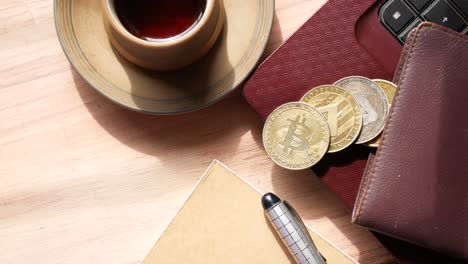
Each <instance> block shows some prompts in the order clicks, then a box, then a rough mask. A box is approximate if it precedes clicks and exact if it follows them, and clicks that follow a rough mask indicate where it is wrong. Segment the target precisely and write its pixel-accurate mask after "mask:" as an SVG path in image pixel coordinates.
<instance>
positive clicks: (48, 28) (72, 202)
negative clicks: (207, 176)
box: [0, 0, 390, 264]
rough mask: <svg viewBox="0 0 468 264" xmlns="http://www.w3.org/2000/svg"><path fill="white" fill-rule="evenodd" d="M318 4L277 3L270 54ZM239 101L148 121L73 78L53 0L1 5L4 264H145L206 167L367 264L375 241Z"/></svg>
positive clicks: (302, 0) (303, 0)
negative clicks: (234, 177) (235, 178)
mask: <svg viewBox="0 0 468 264" xmlns="http://www.w3.org/2000/svg"><path fill="white" fill-rule="evenodd" d="M323 3H324V0H277V13H276V21H275V26H274V30H273V35H272V38H271V42H270V45H269V47H268V50H267V53H271V52H272V51H273V50H274V49H275V48H276V47H278V46H279V45H280V44H281V43H282V42H283V41H284V40H285V39H286V38H287V37H288V36H289V35H290V34H292V33H293V32H294V30H296V29H297V28H298V27H299V26H300V25H301V24H302V23H303V22H304V21H305V20H306V19H307V18H308V17H309V16H310V15H312V14H313V13H314V12H315V11H316V10H317V9H318V8H319V7H320V6H321V5H322V4H323ZM261 130H262V123H261V122H260V120H259V119H258V118H257V116H256V114H255V113H254V112H253V111H252V110H251V109H250V108H249V106H248V105H247V104H246V103H245V102H244V100H243V99H242V98H241V96H240V93H239V92H237V93H235V94H234V95H233V96H231V97H230V98H228V99H226V100H224V101H222V102H220V103H218V104H216V105H214V106H212V107H210V108H209V109H206V110H203V111H199V112H196V113H192V114H186V115H181V116H169V117H157V116H147V115H142V114H138V113H134V112H130V111H128V110H125V109H122V108H120V107H118V106H115V105H113V104H112V103H110V102H109V101H108V100H106V99H104V98H103V97H102V96H100V95H98V94H97V93H96V92H94V91H93V90H92V89H91V88H90V87H89V86H87V85H86V84H85V83H84V82H83V81H82V80H81V79H80V77H79V76H77V74H76V73H75V72H74V71H73V70H72V69H71V67H70V64H69V63H68V61H67V59H66V58H65V56H64V54H63V53H62V50H61V48H60V44H59V42H58V40H57V37H56V33H55V28H54V20H53V14H52V0H2V1H1V2H0V252H1V253H0V263H5V264H10V263H36V264H40V263H60V264H63V263H122V264H130V263H132V264H133V263H140V261H141V260H142V259H143V258H144V257H145V255H146V254H147V253H148V251H149V249H150V248H151V247H152V246H153V244H154V243H155V242H156V240H157V239H158V238H159V236H160V235H161V233H162V232H163V231H164V229H165V228H166V226H167V225H168V223H169V222H170V221H171V219H172V218H173V217H174V215H175V214H176V212H177V210H178V208H179V207H180V206H181V205H182V203H183V202H184V200H185V199H186V198H187V196H188V194H189V193H190V191H191V190H192V188H193V187H194V185H195V184H196V182H197V181H198V179H199V178H200V177H201V176H202V174H203V172H204V171H205V170H206V168H207V167H208V165H209V164H210V163H211V161H212V160H213V159H219V160H220V161H222V162H224V163H225V164H226V165H227V166H229V167H230V168H232V169H233V170H234V171H236V172H237V173H238V174H239V175H241V176H243V177H245V179H246V180H247V181H249V182H250V183H252V184H253V185H254V186H256V187H257V188H259V189H260V190H262V191H274V192H276V193H278V194H279V195H281V196H282V197H284V198H286V199H288V200H290V202H292V203H293V204H294V205H296V207H297V209H298V211H299V212H300V213H301V214H302V215H303V217H304V218H305V220H306V223H307V224H308V225H309V226H311V227H313V228H314V229H316V230H317V232H319V233H320V234H322V235H323V236H324V237H326V238H327V239H329V240H330V241H332V242H333V243H334V244H336V245H337V246H338V247H339V248H341V249H343V250H344V251H345V252H347V253H348V254H349V255H351V256H352V257H353V258H354V259H356V260H357V261H359V262H362V263H380V262H389V261H390V258H389V256H388V255H387V253H386V251H385V250H384V249H383V248H382V247H381V246H380V244H379V243H378V242H376V240H375V239H374V238H373V237H372V236H371V235H370V234H369V233H368V232H367V231H365V230H363V229H360V228H358V227H356V226H353V225H352V224H350V214H349V211H348V210H347V209H346V208H345V207H344V206H343V205H342V203H341V202H340V201H339V200H338V199H337V198H336V197H335V196H334V195H333V194H332V193H330V192H329V191H328V190H327V189H326V188H325V187H323V186H322V185H321V184H320V182H319V181H318V180H317V179H316V178H315V177H314V175H312V174H313V173H312V172H311V171H309V170H308V171H304V172H299V173H297V172H289V171H286V170H283V169H280V168H279V167H277V166H274V165H273V163H272V162H271V161H270V160H269V159H268V157H267V156H266V154H265V152H264V150H263V148H262V143H261Z"/></svg>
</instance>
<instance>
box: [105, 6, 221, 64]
mask: <svg viewBox="0 0 468 264" xmlns="http://www.w3.org/2000/svg"><path fill="white" fill-rule="evenodd" d="M101 1H102V10H103V18H104V24H105V27H106V31H107V34H108V36H109V39H110V42H111V44H112V46H113V47H114V48H115V49H116V50H117V51H118V52H119V53H120V54H121V55H122V56H123V57H125V58H126V59H127V60H129V61H130V62H132V63H134V64H136V65H138V66H141V67H143V68H147V69H151V70H157V71H168V70H177V69H180V68H183V67H186V66H188V65H190V64H192V63H194V62H195V61H197V60H198V59H200V58H201V57H203V56H204V55H206V53H207V52H208V51H209V50H210V49H211V48H212V46H213V45H214V44H215V42H216V40H217V38H218V36H219V35H220V32H221V30H222V28H223V24H224V7H223V2H222V0H198V1H196V0H195V1H192V2H191V1H187V0H179V1H175V0H159V1H158V0H156V1H155V0H153V1H150V0H147V1H145V0H143V1H142V0H140V1H135V0H101ZM145 3H146V5H148V6H144V5H145ZM189 5H190V6H189ZM139 13H140V14H139Z"/></svg>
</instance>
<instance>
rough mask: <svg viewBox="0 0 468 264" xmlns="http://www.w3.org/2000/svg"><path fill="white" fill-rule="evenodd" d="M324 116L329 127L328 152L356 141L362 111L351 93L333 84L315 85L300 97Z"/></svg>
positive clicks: (340, 148)
mask: <svg viewBox="0 0 468 264" xmlns="http://www.w3.org/2000/svg"><path fill="white" fill-rule="evenodd" d="M301 102H304V103H307V104H309V105H311V106H313V107H315V108H316V109H317V110H319V112H320V113H322V115H323V116H324V117H325V119H326V120H327V122H328V126H329V127H330V134H331V141H330V148H329V149H328V152H329V153H334V152H338V151H341V150H343V149H345V148H347V147H349V146H350V145H352V144H353V143H354V141H356V139H357V137H358V136H359V134H360V133H361V129H362V112H361V107H360V106H359V103H358V102H357V101H356V99H355V98H354V97H353V95H352V94H351V93H349V92H347V91H345V90H343V89H342V88H340V87H338V86H335V85H323V86H319V87H316V88H314V89H312V90H311V91H309V92H308V93H306V94H305V95H304V97H302V99H301Z"/></svg>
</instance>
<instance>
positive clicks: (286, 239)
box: [262, 193, 326, 264]
mask: <svg viewBox="0 0 468 264" xmlns="http://www.w3.org/2000/svg"><path fill="white" fill-rule="evenodd" d="M262 205H263V208H264V209H265V214H266V215H267V217H268V219H269V220H270V221H271V224H272V225H273V226H274V228H275V230H276V232H277V234H278V235H279V236H280V237H281V240H282V241H283V243H284V245H285V246H286V247H287V248H288V250H289V252H290V253H291V254H292V255H293V257H294V259H295V260H296V262H297V263H298V264H325V263H326V260H325V259H324V258H323V257H322V255H321V254H320V252H319V251H318V249H317V247H316V246H315V244H314V242H313V241H312V238H311V237H310V234H309V232H308V231H307V228H306V227H305V225H304V223H303V222H302V220H301V218H300V217H299V215H298V214H297V212H296V210H294V208H293V207H292V206H291V205H290V204H289V203H288V202H286V201H281V199H280V198H278V196H276V195H274V194H272V193H267V194H265V195H264V196H263V197H262Z"/></svg>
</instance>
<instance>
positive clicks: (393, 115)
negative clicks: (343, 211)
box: [353, 23, 468, 258]
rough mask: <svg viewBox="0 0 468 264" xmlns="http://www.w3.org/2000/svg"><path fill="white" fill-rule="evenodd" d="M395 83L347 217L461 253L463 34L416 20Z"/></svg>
mask: <svg viewBox="0 0 468 264" xmlns="http://www.w3.org/2000/svg"><path fill="white" fill-rule="evenodd" d="M395 82H396V83H397V84H398V86H399V90H398V92H397V94H396V96H395V100H394V102H393V106H392V110H391V112H390V115H389V118H388V121H387V125H386V128H385V131H384V133H383V137H382V143H381V146H380V148H379V149H378V151H377V153H376V155H375V158H374V159H373V160H372V161H371V162H370V164H369V165H368V168H367V170H366V174H365V175H364V177H363V180H362V184H361V189H360V191H359V196H358V200H357V202H356V205H355V208H354V212H353V221H354V222H355V223H357V224H359V225H362V226H365V227H368V228H370V229H373V230H375V231H378V232H381V233H384V234H388V235H391V236H394V237H397V238H400V239H403V240H406V241H409V242H412V243H415V244H418V245H421V246H424V247H428V248H431V249H435V250H438V251H441V252H445V253H448V254H450V255H453V256H457V257H462V258H468V192H467V190H468V177H467V176H468V171H467V168H468V154H467V149H468V117H466V114H465V109H466V106H465V105H466V102H467V100H468V87H467V86H468V37H466V36H463V35H461V34H458V33H456V32H453V31H451V30H449V29H447V28H445V27H441V26H437V25H434V24H431V23H423V24H421V25H420V26H419V27H418V29H417V30H416V32H414V33H413V35H412V36H411V37H410V39H409V40H408V41H407V44H406V45H405V48H404V51H403V54H402V58H401V60H400V65H399V68H398V69H397V73H396V76H395Z"/></svg>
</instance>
